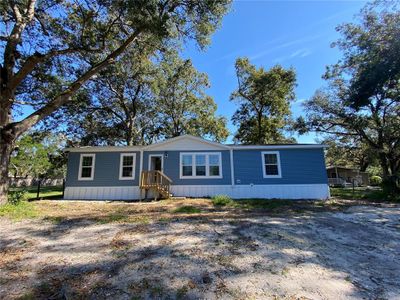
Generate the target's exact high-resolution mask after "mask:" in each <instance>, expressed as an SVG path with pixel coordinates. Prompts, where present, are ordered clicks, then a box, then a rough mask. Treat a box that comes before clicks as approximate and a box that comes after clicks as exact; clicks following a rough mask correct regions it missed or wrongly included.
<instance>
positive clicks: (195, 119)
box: [153, 51, 229, 141]
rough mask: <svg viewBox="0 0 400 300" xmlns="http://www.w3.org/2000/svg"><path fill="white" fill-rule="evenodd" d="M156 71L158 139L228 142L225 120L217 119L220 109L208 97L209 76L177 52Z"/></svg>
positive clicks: (167, 56)
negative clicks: (193, 137)
mask: <svg viewBox="0 0 400 300" xmlns="http://www.w3.org/2000/svg"><path fill="white" fill-rule="evenodd" d="M157 69H158V70H157V71H158V74H157V77H156V80H155V81H154V84H153V88H154V90H155V95H156V98H157V99H158V101H157V102H156V107H157V113H158V114H159V122H158V124H157V125H158V131H159V135H161V136H162V137H165V138H170V137H175V136H179V135H183V134H192V135H196V136H204V137H209V138H211V139H213V140H216V141H225V140H226V138H227V137H228V134H229V132H228V130H227V129H226V119H225V118H224V117H221V116H217V115H216V110H217V105H216V104H215V102H214V100H213V99H212V98H211V97H210V96H208V95H207V94H206V93H205V90H206V89H207V88H208V87H209V85H210V84H209V81H208V77H207V75H206V74H205V73H200V72H199V71H197V70H196V69H195V67H194V66H193V64H192V62H191V60H189V59H187V60H183V59H181V58H180V57H179V56H178V54H177V53H176V52H175V51H169V52H168V53H165V54H164V55H163V57H162V59H161V61H160V64H159V66H158V68H157Z"/></svg>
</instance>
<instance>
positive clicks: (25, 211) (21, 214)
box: [0, 201, 38, 220]
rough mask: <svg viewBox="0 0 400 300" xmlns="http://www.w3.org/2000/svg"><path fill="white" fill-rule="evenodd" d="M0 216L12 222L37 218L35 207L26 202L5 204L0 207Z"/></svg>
mask: <svg viewBox="0 0 400 300" xmlns="http://www.w3.org/2000/svg"><path fill="white" fill-rule="evenodd" d="M0 216H1V217H7V218H10V219H13V220H22V219H31V218H36V217H37V216H38V212H37V210H36V208H35V206H34V205H33V204H32V203H30V202H27V201H21V202H19V203H17V204H15V205H14V204H11V203H7V204H5V205H1V206H0Z"/></svg>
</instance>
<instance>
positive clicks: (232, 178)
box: [229, 148, 235, 187]
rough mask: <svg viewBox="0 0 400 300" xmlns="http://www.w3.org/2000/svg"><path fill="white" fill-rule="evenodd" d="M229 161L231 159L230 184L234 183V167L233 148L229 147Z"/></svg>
mask: <svg viewBox="0 0 400 300" xmlns="http://www.w3.org/2000/svg"><path fill="white" fill-rule="evenodd" d="M229 155H230V161H231V185H232V187H233V186H234V185H235V169H234V165H233V149H232V148H231V149H229Z"/></svg>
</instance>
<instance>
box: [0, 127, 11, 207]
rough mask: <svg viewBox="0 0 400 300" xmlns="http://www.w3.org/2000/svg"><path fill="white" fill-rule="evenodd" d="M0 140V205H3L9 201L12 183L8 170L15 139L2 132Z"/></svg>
mask: <svg viewBox="0 0 400 300" xmlns="http://www.w3.org/2000/svg"><path fill="white" fill-rule="evenodd" d="M0 142H1V143H0V205H3V204H6V203H7V195H8V186H9V183H10V181H9V178H8V170H9V165H10V156H11V152H12V149H13V144H14V141H13V140H12V139H8V138H4V134H2V136H1V138H0Z"/></svg>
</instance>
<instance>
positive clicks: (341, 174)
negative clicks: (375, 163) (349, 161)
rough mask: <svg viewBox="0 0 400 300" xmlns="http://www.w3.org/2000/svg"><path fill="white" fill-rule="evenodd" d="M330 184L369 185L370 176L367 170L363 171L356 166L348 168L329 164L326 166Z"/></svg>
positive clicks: (343, 185)
mask: <svg viewBox="0 0 400 300" xmlns="http://www.w3.org/2000/svg"><path fill="white" fill-rule="evenodd" d="M326 172H327V174H328V181H329V185H330V186H342V187H346V186H353V183H354V186H367V185H369V176H368V173H367V172H361V171H360V170H359V169H356V168H346V167H340V166H328V167H327V168H326Z"/></svg>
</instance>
